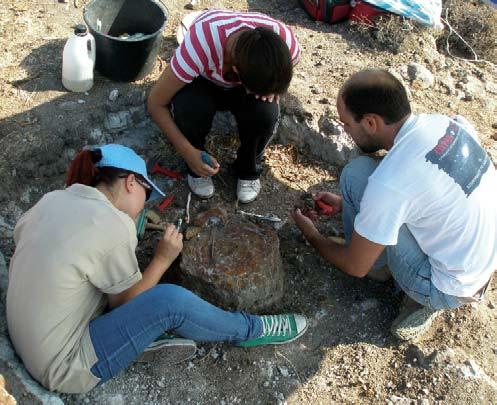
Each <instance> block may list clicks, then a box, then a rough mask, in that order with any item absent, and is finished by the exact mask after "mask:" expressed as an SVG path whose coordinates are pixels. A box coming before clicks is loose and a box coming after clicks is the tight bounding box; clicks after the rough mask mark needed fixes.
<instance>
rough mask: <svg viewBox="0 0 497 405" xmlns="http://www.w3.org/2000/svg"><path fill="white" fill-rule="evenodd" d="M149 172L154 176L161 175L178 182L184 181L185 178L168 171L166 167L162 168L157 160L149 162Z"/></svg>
mask: <svg viewBox="0 0 497 405" xmlns="http://www.w3.org/2000/svg"><path fill="white" fill-rule="evenodd" d="M147 172H149V173H152V174H157V173H160V174H162V175H164V176H166V177H169V178H171V179H176V180H181V179H183V176H182V175H181V174H180V173H178V172H175V171H174V170H171V169H168V168H166V167H162V166H161V165H160V164H159V163H158V162H157V161H156V160H155V159H152V160H149V161H148V163H147Z"/></svg>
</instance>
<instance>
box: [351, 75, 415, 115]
mask: <svg viewBox="0 0 497 405" xmlns="http://www.w3.org/2000/svg"><path fill="white" fill-rule="evenodd" d="M361 73H362V72H361ZM371 74H372V75H374V77H373V78H369V79H368V80H364V79H356V80H354V78H352V79H351V80H350V79H349V81H348V82H347V83H346V84H345V85H344V88H343V89H342V92H341V96H342V100H343V102H344V104H345V106H346V107H347V110H349V111H350V113H351V114H352V115H353V116H354V119H355V120H356V121H357V122H359V121H360V120H362V118H363V117H364V115H365V114H378V115H379V116H380V117H382V118H383V120H384V121H385V124H394V123H396V122H399V121H400V120H401V119H402V118H404V117H405V116H406V115H408V114H410V113H411V106H410V104H409V100H408V98H407V93H406V90H405V88H404V86H403V85H402V83H401V82H400V81H399V80H398V79H397V78H396V77H395V76H394V75H392V74H391V73H389V72H387V71H386V70H378V71H375V72H374V73H373V71H372V73H371Z"/></svg>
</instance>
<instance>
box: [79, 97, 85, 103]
mask: <svg viewBox="0 0 497 405" xmlns="http://www.w3.org/2000/svg"><path fill="white" fill-rule="evenodd" d="M84 103H86V101H85V100H83V99H81V98H80V99H79V100H78V104H84Z"/></svg>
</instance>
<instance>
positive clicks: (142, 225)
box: [136, 208, 165, 239]
mask: <svg viewBox="0 0 497 405" xmlns="http://www.w3.org/2000/svg"><path fill="white" fill-rule="evenodd" d="M159 222H160V217H159V215H157V214H156V213H155V212H153V211H151V210H149V209H147V208H144V209H143V210H142V211H141V212H140V215H139V216H138V218H137V220H136V236H137V237H138V239H141V238H143V235H145V230H146V229H153V230H159V231H163V230H164V229H165V225H164V224H160V223H159Z"/></svg>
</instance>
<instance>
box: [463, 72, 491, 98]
mask: <svg viewBox="0 0 497 405" xmlns="http://www.w3.org/2000/svg"><path fill="white" fill-rule="evenodd" d="M461 88H462V90H463V91H464V98H465V99H466V100H467V101H471V100H473V99H475V98H480V97H481V96H482V94H484V91H485V88H484V86H483V83H482V82H481V81H480V80H479V79H477V78H476V77H474V76H469V75H468V76H467V80H465V81H464V82H463V83H461Z"/></svg>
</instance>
